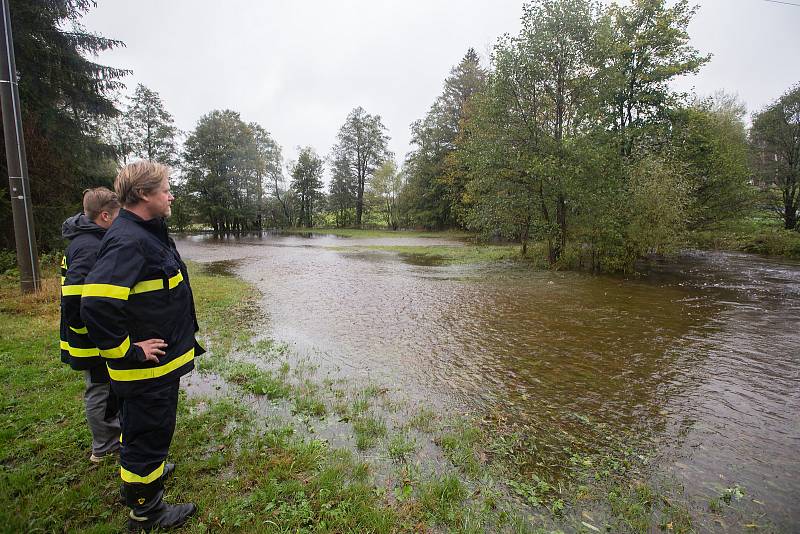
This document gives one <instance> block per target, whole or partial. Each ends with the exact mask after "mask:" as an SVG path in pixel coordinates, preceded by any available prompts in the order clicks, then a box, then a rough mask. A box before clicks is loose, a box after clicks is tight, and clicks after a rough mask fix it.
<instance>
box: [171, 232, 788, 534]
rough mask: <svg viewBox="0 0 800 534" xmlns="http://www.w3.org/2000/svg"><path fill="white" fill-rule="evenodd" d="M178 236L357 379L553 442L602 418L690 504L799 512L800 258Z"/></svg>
mask: <svg viewBox="0 0 800 534" xmlns="http://www.w3.org/2000/svg"><path fill="white" fill-rule="evenodd" d="M177 243H178V248H179V250H180V251H181V254H182V255H183V256H184V257H185V258H187V259H191V260H195V261H198V262H214V261H228V262H231V265H233V266H234V269H235V272H236V273H237V274H238V275H240V276H242V277H243V278H244V279H246V280H248V281H250V282H252V283H254V284H255V285H256V286H257V287H258V288H259V289H260V290H261V292H262V293H263V300H262V305H263V309H264V312H265V314H266V317H267V318H268V322H269V329H270V335H271V337H273V338H275V339H276V340H279V341H284V342H287V343H289V344H290V345H291V346H292V347H293V348H294V349H295V350H297V351H299V352H300V353H303V354H307V355H310V356H311V357H313V358H315V359H316V360H317V361H318V363H320V364H321V365H323V366H327V367H328V368H331V369H334V370H335V371H336V372H337V373H340V374H341V375H343V376H345V377H347V376H353V377H368V378H369V379H371V380H374V381H379V382H382V383H385V384H387V385H391V386H392V387H394V388H397V389H400V390H403V391H405V392H406V393H407V394H408V395H409V396H410V397H411V398H414V399H417V400H419V401H424V402H427V403H430V404H432V405H435V406H439V407H442V408H447V409H452V410H458V411H473V412H481V413H494V414H503V415H502V417H504V418H511V419H513V420H515V421H518V422H520V423H521V424H522V426H523V428H527V429H529V431H530V432H533V433H537V432H540V433H541V436H542V437H541V439H542V442H543V443H545V444H547V445H548V446H550V447H551V448H552V449H553V450H556V449H559V448H562V447H563V446H564V445H565V443H566V442H567V441H568V442H569V445H570V446H571V447H577V448H578V449H584V450H592V449H593V448H596V447H599V446H601V445H602V444H601V443H600V440H602V439H603V436H602V433H597V432H585V431H583V430H582V428H583V426H582V425H584V424H585V423H586V421H589V420H590V421H591V422H592V423H593V424H594V425H595V426H594V428H597V427H598V425H599V427H600V428H605V429H607V432H608V433H625V434H626V435H633V436H638V437H640V438H641V441H642V442H643V443H644V442H646V443H648V446H649V447H652V448H653V449H654V451H655V453H654V457H655V458H657V461H658V463H659V466H660V467H661V468H662V469H663V470H665V471H666V472H669V473H671V474H673V475H674V476H675V477H676V478H677V480H678V481H680V482H681V483H682V484H683V485H684V487H685V488H686V492H687V494H689V495H691V496H692V497H693V498H694V500H695V506H705V505H706V504H707V502H708V500H709V499H711V498H713V497H714V496H718V495H719V494H720V492H721V491H722V490H723V489H724V488H730V487H734V486H736V485H739V486H740V487H741V488H743V490H744V493H745V497H744V498H743V499H742V503H741V504H740V509H741V515H742V518H741V519H742V521H743V522H744V523H751V522H752V523H754V524H758V525H762V526H763V525H765V524H771V525H772V526H774V527H775V528H777V529H778V530H780V531H792V529H794V528H796V526H797V524H798V521H800V504H798V503H799V502H800V498H798V495H800V262H790V261H787V260H775V259H769V258H763V257H758V256H753V255H746V254H737V253H724V252H687V253H685V254H683V255H681V256H680V257H678V258H675V259H673V260H670V261H669V262H663V263H656V264H651V265H647V266H645V267H644V268H643V272H644V274H643V275H642V276H639V277H635V278H631V279H622V278H619V277H607V276H592V275H587V274H582V273H568V272H550V271H532V270H530V269H529V268H525V267H520V266H517V265H514V264H510V263H509V264H506V263H502V264H492V265H488V266H487V265H452V266H437V265H424V264H420V263H424V262H419V261H416V260H415V258H414V257H413V256H404V255H402V254H398V253H395V252H383V251H377V250H364V249H363V248H348V247H351V246H353V245H358V247H366V246H369V245H386V244H390V245H442V244H451V245H454V246H458V245H459V243H458V242H448V241H445V240H439V239H415V238H386V239H355V238H337V237H334V236H325V235H322V236H311V237H300V236H281V235H269V234H265V235H264V236H262V237H247V238H238V239H234V238H230V239H213V238H211V237H209V236H191V237H184V238H181V239H178V240H177ZM564 436H568V439H567V438H565V437H564ZM576 436H577V438H576ZM565 440H566V441H565ZM704 503H705V504H704Z"/></svg>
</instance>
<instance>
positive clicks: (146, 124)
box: [119, 84, 178, 165]
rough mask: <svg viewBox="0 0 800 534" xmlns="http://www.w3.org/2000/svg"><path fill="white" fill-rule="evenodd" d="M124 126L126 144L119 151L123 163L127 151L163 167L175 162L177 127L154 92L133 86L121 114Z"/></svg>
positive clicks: (176, 161)
mask: <svg viewBox="0 0 800 534" xmlns="http://www.w3.org/2000/svg"><path fill="white" fill-rule="evenodd" d="M124 126H125V129H124V135H125V136H126V137H127V139H126V141H127V142H124V143H123V144H122V145H121V146H120V149H119V151H120V152H122V155H123V156H124V159H123V161H124V160H125V159H127V155H128V152H129V153H131V154H132V155H133V156H136V157H139V158H142V159H147V160H150V161H157V162H159V163H163V164H165V165H176V164H177V163H178V153H177V151H178V147H177V136H178V128H177V127H175V120H174V119H173V118H172V115H171V114H170V113H169V112H168V111H167V110H166V109H165V108H164V103H163V102H162V101H161V97H160V96H159V94H158V93H157V92H155V91H153V90H151V89H148V88H147V87H145V86H144V85H142V84H138V85H137V86H136V91H135V92H134V94H133V97H132V98H131V103H130V106H129V107H128V109H127V110H126V111H125V117H124Z"/></svg>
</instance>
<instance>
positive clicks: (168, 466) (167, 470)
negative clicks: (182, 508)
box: [119, 462, 175, 504]
mask: <svg viewBox="0 0 800 534" xmlns="http://www.w3.org/2000/svg"><path fill="white" fill-rule="evenodd" d="M174 472H175V464H173V463H170V462H167V463H165V464H164V472H163V473H161V483H162V484H163V483H164V481H165V480H167V479H168V478H169V477H171V476H172V473H174ZM125 486H126V484H125V483H124V482H123V483H122V484H121V485H120V486H119V503H120V504H125Z"/></svg>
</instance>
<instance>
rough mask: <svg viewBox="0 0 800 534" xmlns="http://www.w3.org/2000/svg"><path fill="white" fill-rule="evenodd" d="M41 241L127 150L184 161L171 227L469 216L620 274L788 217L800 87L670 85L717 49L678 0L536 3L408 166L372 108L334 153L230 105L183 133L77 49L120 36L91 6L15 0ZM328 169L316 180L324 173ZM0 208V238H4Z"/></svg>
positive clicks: (427, 224) (6, 209)
mask: <svg viewBox="0 0 800 534" xmlns="http://www.w3.org/2000/svg"><path fill="white" fill-rule="evenodd" d="M11 4H12V10H11V12H12V16H13V20H12V23H13V24H14V28H15V31H14V40H15V48H16V50H17V66H18V70H19V74H20V93H21V99H22V102H23V122H24V126H25V140H26V144H27V147H28V155H29V163H30V166H29V171H30V175H31V183H32V187H33V203H34V210H35V212H36V214H37V224H38V227H37V234H38V237H39V240H40V246H41V247H42V248H43V249H45V250H47V249H48V248H56V247H59V246H60V240H59V232H58V229H59V227H60V222H61V221H62V220H63V219H64V218H65V217H66V216H67V215H69V214H70V213H71V212H73V211H74V210H75V209H76V208H77V206H78V205H79V199H80V191H82V190H83V189H84V188H85V187H89V186H95V185H98V184H109V185H110V183H111V181H112V180H113V176H114V174H115V170H116V168H117V167H118V166H119V165H122V164H125V163H127V162H128V161H130V160H132V159H136V158H146V159H151V160H154V161H160V162H162V163H166V164H168V165H170V166H172V167H173V168H174V169H175V173H174V178H175V179H174V183H173V189H174V193H175V196H176V200H175V203H174V206H173V217H172V218H171V221H170V224H172V225H173V226H175V227H177V229H179V230H183V229H190V228H208V229H210V230H212V231H214V232H215V233H225V232H247V231H252V230H259V229H265V228H276V227H277V228H282V227H290V226H292V227H306V228H313V227H318V226H337V227H350V226H355V227H364V226H366V225H369V226H383V227H387V228H391V229H395V230H397V229H401V228H426V229H450V228H460V229H467V230H471V231H475V232H478V233H480V234H481V235H483V236H485V237H486V238H490V239H503V240H513V241H516V242H518V243H519V244H520V247H521V252H522V253H523V254H527V253H528V248H529V244H530V243H533V242H536V243H542V244H543V246H544V247H545V252H544V253H545V254H546V257H547V259H548V261H549V262H550V263H551V264H553V265H557V264H568V265H580V266H582V267H585V268H590V269H593V270H609V271H614V270H626V269H629V268H630V267H631V266H632V264H633V262H634V261H635V260H636V259H637V258H639V257H641V256H644V255H647V254H650V253H663V252H669V251H670V250H673V249H675V248H676V247H678V246H680V245H681V243H682V242H683V239H684V238H685V236H686V234H687V232H691V231H693V230H698V229H704V228H713V227H714V226H715V225H718V224H720V223H721V222H724V221H726V220H730V219H732V218H736V217H741V216H742V215H743V214H746V213H749V212H751V211H753V210H758V209H765V210H771V211H772V212H773V213H774V214H775V215H776V216H777V217H780V218H781V220H782V221H783V225H784V227H785V228H786V229H797V228H798V225H797V219H798V203H800V186H799V185H798V175H799V174H800V171H798V168H799V166H800V163H799V162H800V148H799V147H800V86H796V87H794V88H790V89H789V90H788V91H787V92H786V93H785V94H784V95H782V96H781V97H779V98H778V99H776V100H775V102H773V103H772V104H770V105H769V106H767V107H766V108H765V109H763V110H761V111H760V112H758V113H756V114H755V115H754V116H753V120H752V126H751V127H750V129H749V131H748V129H747V127H746V125H745V122H744V118H745V109H744V107H743V106H742V105H741V104H740V103H739V102H738V101H737V100H736V99H735V98H734V97H732V96H730V95H727V94H724V93H719V94H715V95H713V96H712V97H709V98H706V99H698V98H696V97H693V96H692V95H688V94H681V93H678V92H676V91H675V90H673V89H672V88H671V82H672V81H673V80H674V79H675V78H677V77H679V76H682V75H686V74H691V73H696V72H698V71H699V70H700V69H701V68H702V66H703V65H704V64H705V63H707V62H708V61H709V59H710V57H709V56H707V55H704V54H702V53H701V52H699V51H698V50H696V49H695V48H694V47H693V46H692V45H691V42H690V38H689V34H688V25H689V22H690V21H691V19H692V16H693V15H694V13H695V8H692V7H691V6H690V5H689V4H688V2H687V1H686V0H681V1H678V2H676V3H674V4H671V5H670V6H668V5H667V2H666V1H665V0H634V1H633V2H631V3H630V4H626V5H624V6H618V5H616V4H612V5H610V6H607V7H604V6H602V5H600V4H598V3H596V2H593V1H591V0H534V1H532V2H530V3H528V4H526V5H525V6H524V9H523V14H522V25H521V26H522V29H521V30H520V32H519V34H517V35H506V36H504V37H502V38H500V39H499V40H498V41H497V43H496V44H495V46H494V49H493V50H492V53H491V57H490V58H489V63H488V65H486V66H484V65H482V64H481V60H480V58H479V56H478V54H477V53H476V52H475V51H474V50H473V49H469V50H468V51H467V52H466V54H465V55H464V57H463V58H462V59H461V60H460V61H459V62H458V63H457V64H456V65H455V66H454V67H453V68H452V70H451V71H450V73H449V75H448V76H447V77H446V79H445V81H444V85H443V89H442V93H441V94H440V95H439V96H438V97H437V98H436V99H435V101H434V102H433V103H432V105H431V106H430V109H429V110H428V112H427V113H426V114H425V116H424V117H422V118H421V119H420V120H417V121H415V122H414V123H413V124H412V125H411V134H412V145H413V149H412V150H411V152H410V153H409V154H407V155H406V157H405V158H404V160H403V161H402V162H401V165H399V166H398V164H397V162H396V161H395V155H394V154H392V153H391V151H390V150H389V149H388V141H389V136H388V131H387V128H386V126H385V125H384V124H383V121H382V118H381V116H380V115H378V114H373V113H369V112H367V111H366V110H364V109H363V108H361V107H357V108H355V109H353V110H352V111H351V112H350V113H349V114H348V115H347V117H345V118H344V121H343V123H342V124H341V126H340V129H339V132H338V134H337V137H336V143H335V145H334V146H332V147H330V148H329V150H328V152H327V153H326V154H319V153H317V152H316V151H315V150H314V148H312V147H310V146H306V147H298V153H297V157H296V159H295V160H293V161H285V160H284V157H283V153H282V148H281V146H280V144H279V143H278V142H277V141H276V140H275V139H274V138H273V137H272V135H271V134H270V133H269V131H268V129H267V128H265V127H264V126H262V125H259V124H257V123H254V122H248V121H246V120H245V119H243V118H242V117H241V115H240V114H239V113H237V112H236V111H233V110H215V111H211V112H209V113H207V114H206V115H204V116H203V117H201V118H200V120H199V121H198V122H197V124H196V126H195V128H194V129H193V130H192V131H190V132H181V131H180V130H179V129H178V128H176V126H175V123H174V118H173V117H172V115H171V114H170V113H169V112H168V110H167V109H166V106H165V104H164V102H163V101H162V100H161V98H160V95H159V94H158V93H157V92H156V91H154V90H152V89H150V88H147V87H145V86H143V85H138V86H137V87H136V88H135V90H134V92H133V94H132V95H131V96H130V98H129V99H123V98H121V97H119V96H118V95H119V94H120V92H121V91H122V89H123V88H124V85H123V79H124V77H125V76H126V75H128V74H129V72H128V71H125V70H121V69H115V68H113V67H107V66H102V65H98V64H97V63H95V62H92V61H90V60H89V59H87V58H86V57H85V56H84V54H86V53H87V52H88V53H90V54H92V53H97V52H100V51H102V50H106V49H110V48H114V47H118V46H124V45H123V43H121V42H119V41H115V40H113V39H107V38H103V37H100V36H97V35H94V34H90V33H88V32H86V31H85V30H84V29H83V28H82V27H81V26H80V17H81V16H82V15H83V14H84V13H85V12H86V10H87V9H88V8H89V7H90V3H87V2H83V1H82V0H57V1H56V2H51V1H45V0H32V1H22V0H11ZM326 176H327V178H328V179H327V188H326V187H325V181H326V180H325V177H326ZM7 198H8V197H7V196H6V197H5V199H6V200H3V201H0V220H2V221H3V228H4V229H7V230H4V231H3V233H2V235H1V236H0V239H2V242H0V246H2V247H5V248H12V241H11V240H12V239H13V235H12V232H11V224H10V220H11V214H10V205H9V203H8V200H7Z"/></svg>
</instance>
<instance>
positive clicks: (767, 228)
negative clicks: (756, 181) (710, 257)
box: [687, 215, 800, 259]
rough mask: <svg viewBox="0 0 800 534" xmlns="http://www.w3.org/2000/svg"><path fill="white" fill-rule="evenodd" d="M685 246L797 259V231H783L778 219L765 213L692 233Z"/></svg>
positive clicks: (799, 253)
mask: <svg viewBox="0 0 800 534" xmlns="http://www.w3.org/2000/svg"><path fill="white" fill-rule="evenodd" d="M687 245H688V246H690V247H693V248H701V249H710V250H734V251H741V252H750V253H753V254H763V255H767V256H781V257H785V258H792V259H800V232H798V231H795V230H784V229H783V225H782V224H781V222H780V221H779V220H778V219H776V218H775V217H771V216H768V215H763V216H753V217H746V218H742V219H739V220H734V221H728V222H726V223H724V224H720V225H718V226H717V227H716V228H712V229H708V230H703V231H697V232H693V233H692V234H690V235H689V240H688V243H687Z"/></svg>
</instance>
